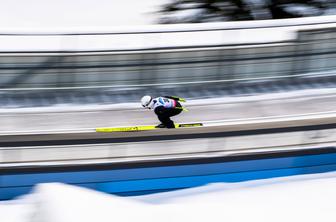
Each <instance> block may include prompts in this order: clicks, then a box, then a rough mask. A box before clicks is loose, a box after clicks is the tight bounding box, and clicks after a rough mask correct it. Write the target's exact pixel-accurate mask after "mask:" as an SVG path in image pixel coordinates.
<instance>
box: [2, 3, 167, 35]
mask: <svg viewBox="0 0 336 222" xmlns="http://www.w3.org/2000/svg"><path fill="white" fill-rule="evenodd" d="M165 1H167V0H142V1H135V0H122V1H120V0H118V1H117V0H95V1H92V0H71V1H68V0H30V1H22V0H1V7H0V27H1V28H2V29H3V28H9V29H16V28H47V27H49V28H50V26H52V27H87V26H125V25H127V26H128V25H147V24H154V23H155V22H156V17H157V16H156V14H155V12H156V11H157V10H158V9H159V5H160V4H162V3H164V2H165Z"/></svg>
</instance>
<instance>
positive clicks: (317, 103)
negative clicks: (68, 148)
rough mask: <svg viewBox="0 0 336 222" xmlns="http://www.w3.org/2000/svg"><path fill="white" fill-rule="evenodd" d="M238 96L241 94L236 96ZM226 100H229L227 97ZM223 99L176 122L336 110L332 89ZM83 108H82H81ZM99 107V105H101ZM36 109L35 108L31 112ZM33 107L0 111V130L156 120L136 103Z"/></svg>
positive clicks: (192, 110)
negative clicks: (113, 106)
mask: <svg viewBox="0 0 336 222" xmlns="http://www.w3.org/2000/svg"><path fill="white" fill-rule="evenodd" d="M240 99H241V98H240ZM229 100H230V101H229ZM222 101H223V102H221V103H218V102H213V103H212V104H211V103H209V104H206V105H188V103H187V104H186V105H187V107H188V108H189V110H190V111H189V112H183V113H182V114H181V115H179V116H176V117H174V118H173V119H174V120H175V121H176V122H200V121H215V120H233V119H244V118H256V117H272V116H282V115H299V114H308V113H316V112H332V111H336V103H335V101H336V93H324V94H321V93H315V94H313V95H304V93H302V92H301V93H300V94H299V95H295V93H293V96H287V97H278V98H277V97H275V98H272V99H270V98H268V97H265V98H264V97H255V99H252V97H251V99H250V100H249V101H239V100H238V99H237V101H235V100H234V99H232V98H228V100H227V101H226V99H225V98H223V99H222ZM83 108H84V109H83ZM101 109H103V107H102V108H101ZM35 111H36V112H35ZM40 111H41V110H40V109H39V108H36V109H34V110H33V112H31V110H30V111H29V112H23V110H22V109H17V110H14V111H11V112H0V122H1V124H0V134H5V133H6V132H16V131H19V132H20V131H21V132H30V131H34V132H37V133H38V132H40V131H49V130H55V131H57V130H59V131H63V130H76V129H77V130H78V129H91V130H93V129H94V128H97V127H112V126H132V125H147V124H149V125H151V124H157V123H158V120H157V119H156V116H155V114H154V113H153V112H151V111H149V110H144V109H142V108H141V107H140V105H139V108H133V109H104V110H99V107H98V109H96V110H89V109H87V110H85V107H80V110H76V109H72V110H71V111H66V110H63V111H61V112H59V111H56V109H55V111H54V112H53V111H51V112H50V111H49V112H40Z"/></svg>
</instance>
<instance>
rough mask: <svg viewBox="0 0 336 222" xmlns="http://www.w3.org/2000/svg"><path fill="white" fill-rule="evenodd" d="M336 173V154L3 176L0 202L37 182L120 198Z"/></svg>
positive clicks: (0, 186)
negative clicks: (72, 187)
mask: <svg viewBox="0 0 336 222" xmlns="http://www.w3.org/2000/svg"><path fill="white" fill-rule="evenodd" d="M334 170H336V153H328V154H319V155H303V156H293V157H280V158H267V159H256V160H242V161H232V162H217V163H202V164H191V165H190V164H184V165H167V166H156V167H141V168H129V169H113V168H112V167H111V169H104V170H76V171H74V170H73V171H68V172H43V173H42V172H40V173H37V172H36V173H35V172H34V173H8V174H3V175H0V199H1V200H4V199H11V198H14V197H16V196H18V195H21V194H25V193H28V192H30V190H31V188H32V187H33V186H34V185H35V184H37V183H47V182H62V183H68V184H75V185H79V186H83V187H88V188H92V189H96V190H100V191H103V192H108V193H114V194H118V195H133V194H145V193H153V192H160V191H162V190H172V189H181V188H188V187H195V186H201V185H205V184H207V183H214V182H240V181H247V180H256V179H266V178H272V177H281V176H290V175H299V174H309V173H321V172H328V171H334Z"/></svg>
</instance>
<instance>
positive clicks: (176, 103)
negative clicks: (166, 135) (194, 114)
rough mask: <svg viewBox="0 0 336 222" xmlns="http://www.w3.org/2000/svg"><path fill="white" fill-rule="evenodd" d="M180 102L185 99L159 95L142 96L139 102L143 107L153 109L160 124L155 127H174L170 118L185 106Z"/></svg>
mask: <svg viewBox="0 0 336 222" xmlns="http://www.w3.org/2000/svg"><path fill="white" fill-rule="evenodd" d="M180 102H185V99H183V98H179V97H175V96H161V97H157V98H152V97H151V96H148V95H147V96H144V97H142V98H141V104H142V106H143V107H144V108H147V109H153V110H154V112H155V114H156V115H157V117H158V119H159V120H160V121H161V124H159V125H157V126H156V127H157V128H175V124H174V122H173V121H172V120H171V119H170V117H172V116H176V115H178V114H180V113H181V112H182V111H183V110H185V111H186V109H185V108H183V107H182V105H181V103H180Z"/></svg>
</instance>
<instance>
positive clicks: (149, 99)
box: [141, 95, 152, 108]
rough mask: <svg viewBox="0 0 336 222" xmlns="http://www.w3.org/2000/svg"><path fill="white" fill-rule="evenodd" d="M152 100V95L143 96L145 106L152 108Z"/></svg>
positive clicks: (142, 101)
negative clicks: (150, 105)
mask: <svg viewBox="0 0 336 222" xmlns="http://www.w3.org/2000/svg"><path fill="white" fill-rule="evenodd" d="M151 102H152V97H151V96H148V95H147V96H143V97H142V98H141V105H142V106H143V107H145V108H150V107H149V104H150V103H151Z"/></svg>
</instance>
